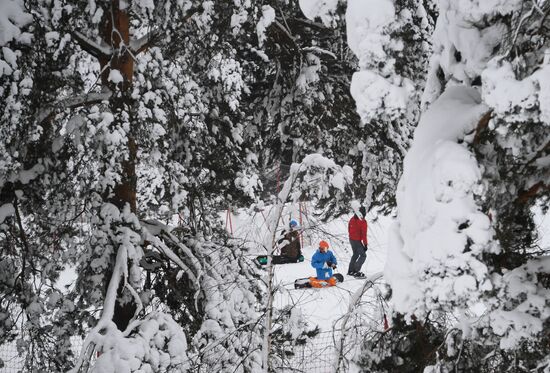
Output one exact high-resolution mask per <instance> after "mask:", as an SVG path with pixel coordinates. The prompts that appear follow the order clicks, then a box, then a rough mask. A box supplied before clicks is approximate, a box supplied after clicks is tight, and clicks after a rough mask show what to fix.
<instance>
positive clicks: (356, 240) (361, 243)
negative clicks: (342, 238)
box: [348, 206, 368, 277]
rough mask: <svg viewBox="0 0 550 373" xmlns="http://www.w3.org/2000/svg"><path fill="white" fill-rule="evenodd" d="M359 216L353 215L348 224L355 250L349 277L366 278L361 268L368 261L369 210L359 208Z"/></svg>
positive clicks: (352, 245) (350, 239)
mask: <svg viewBox="0 0 550 373" xmlns="http://www.w3.org/2000/svg"><path fill="white" fill-rule="evenodd" d="M359 215H360V216H357V214H353V217H352V218H351V219H350V221H349V224H348V233H349V243H350V244H351V249H352V250H353V255H352V257H351V260H350V262H349V268H348V275H349V276H354V277H365V274H364V273H363V272H361V266H363V263H365V259H367V249H368V247H367V244H368V242H367V221H366V220H365V216H366V215H367V209H366V208H365V206H361V207H360V208H359Z"/></svg>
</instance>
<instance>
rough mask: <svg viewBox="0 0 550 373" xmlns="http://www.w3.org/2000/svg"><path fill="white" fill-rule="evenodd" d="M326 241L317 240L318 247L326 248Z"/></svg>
mask: <svg viewBox="0 0 550 373" xmlns="http://www.w3.org/2000/svg"><path fill="white" fill-rule="evenodd" d="M328 246H329V245H328V242H327V241H325V240H321V242H319V247H320V248H323V249H328Z"/></svg>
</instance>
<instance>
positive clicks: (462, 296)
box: [370, 1, 550, 372]
mask: <svg viewBox="0 0 550 373" xmlns="http://www.w3.org/2000/svg"><path fill="white" fill-rule="evenodd" d="M437 5H438V11H439V17H438V20H437V24H436V27H435V30H434V34H433V49H434V53H433V55H432V57H431V61H430V68H429V73H428V77H427V86H426V89H425V91H424V95H423V102H424V104H425V108H426V111H425V112H424V113H423V114H422V116H421V118H420V122H419V125H418V128H417V129H416V130H415V133H414V139H413V142H412V145H411V149H410V151H409V152H408V153H407V155H406V158H405V161H404V172H403V176H402V177H401V179H400V182H399V187H398V190H397V207H398V224H397V225H396V226H395V227H394V230H393V232H392V234H391V235H392V237H393V238H392V242H391V243H390V250H389V257H391V258H392V260H391V261H388V263H387V267H386V271H385V273H386V278H387V280H388V282H389V284H390V285H391V287H392V301H393V304H394V307H395V310H396V311H397V312H398V313H400V314H402V315H405V320H407V321H408V322H409V323H410V322H412V325H413V326H414V325H415V324H418V323H419V324H418V325H417V328H416V337H417V338H420V337H421V336H422V335H426V331H428V330H431V332H430V334H431V335H433V336H434V337H435V339H434V341H435V343H430V346H431V347H432V348H430V349H429V350H427V351H425V352H426V353H423V354H421V355H419V356H413V357H409V360H399V361H398V360H396V361H394V362H393V364H395V365H396V366H411V364H413V363H414V364H416V365H417V366H419V367H420V368H424V367H426V366H429V368H427V370H426V371H429V372H444V371H449V370H464V371H495V370H499V371H500V370H505V369H512V370H513V369H516V370H519V369H540V370H544V369H547V367H548V359H547V355H548V345H547V343H548V335H547V333H545V332H544V330H545V329H547V327H548V323H549V316H550V304H549V302H548V299H550V298H549V291H550V289H549V287H548V276H549V273H550V267H549V265H548V259H547V257H548V250H549V248H547V247H538V246H537V241H536V236H537V229H536V226H535V224H534V222H533V214H534V209H535V208H542V209H543V210H544V211H546V210H547V208H548V196H549V189H548V185H547V184H548V180H549V169H548V162H546V159H547V158H548V151H549V148H548V139H549V134H550V131H549V130H548V128H549V124H548V118H547V117H546V114H545V113H546V106H547V102H546V101H547V100H546V98H545V97H546V96H547V91H548V88H547V87H546V83H545V82H546V81H547V78H546V76H547V75H548V74H547V69H548V68H547V63H548V61H547V58H545V51H546V49H547V45H548V44H547V43H548V41H547V19H546V15H547V14H548V6H547V4H546V3H545V2H536V1H532V2H523V1H490V2H484V3H480V2H477V1H463V2H454V1H438V2H437ZM441 317H442V318H441ZM397 320H401V316H399V315H398V316H397ZM439 320H443V322H440V321H439ZM434 325H436V329H434ZM411 331H412V329H411V328H410V327H408V326H407V324H403V323H402V322H398V323H395V326H394V329H392V331H391V333H390V334H395V333H396V334H397V335H402V336H405V335H409V334H410V333H411ZM397 340H399V339H397ZM397 340H396V342H395V343H393V344H392V343H388V344H386V345H385V347H386V348H387V349H390V350H392V349H394V350H395V351H399V348H400V346H399V343H398V342H397ZM438 341H440V342H441V343H440V344H439V346H438V345H437V343H438ZM443 342H444V343H443ZM480 346H481V348H480ZM370 347H373V345H372V344H371V345H370ZM510 351H513V352H514V353H513V354H510ZM480 353H481V354H480ZM419 362H421V364H418V363H419ZM520 367H521V368H520ZM391 370H392V368H391V365H390V366H386V371H391Z"/></svg>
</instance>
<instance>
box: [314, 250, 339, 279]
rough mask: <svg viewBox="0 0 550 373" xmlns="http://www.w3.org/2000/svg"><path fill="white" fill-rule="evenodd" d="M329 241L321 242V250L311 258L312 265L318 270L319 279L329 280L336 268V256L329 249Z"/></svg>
mask: <svg viewBox="0 0 550 373" xmlns="http://www.w3.org/2000/svg"><path fill="white" fill-rule="evenodd" d="M328 247H329V245H328V242H327V241H324V240H323V241H321V242H319V250H317V251H316V252H315V254H313V257H312V258H311V266H312V267H313V268H315V269H316V270H317V279H319V280H328V279H329V278H331V277H332V270H333V269H336V265H337V264H338V262H337V261H336V257H335V256H334V254H333V253H332V251H330V250H329V249H328Z"/></svg>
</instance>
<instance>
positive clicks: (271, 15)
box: [256, 5, 275, 46]
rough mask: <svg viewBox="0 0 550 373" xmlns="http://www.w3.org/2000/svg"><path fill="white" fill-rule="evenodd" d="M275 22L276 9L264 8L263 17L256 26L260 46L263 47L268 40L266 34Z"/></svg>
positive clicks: (266, 6) (265, 6) (267, 6)
mask: <svg viewBox="0 0 550 373" xmlns="http://www.w3.org/2000/svg"><path fill="white" fill-rule="evenodd" d="M273 21H275V9H273V8H272V7H271V6H269V5H264V6H262V16H261V17H260V20H259V21H258V24H257V25H256V33H257V34H258V44H259V45H260V46H262V45H263V44H264V42H265V40H266V36H265V32H266V30H267V28H268V27H269V25H271V24H272V23H273Z"/></svg>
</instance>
